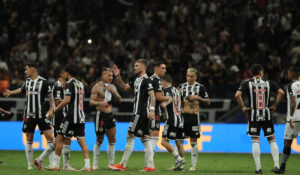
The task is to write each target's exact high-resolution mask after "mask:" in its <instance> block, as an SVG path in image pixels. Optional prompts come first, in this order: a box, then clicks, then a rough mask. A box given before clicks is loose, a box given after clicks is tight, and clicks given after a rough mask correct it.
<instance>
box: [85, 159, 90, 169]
mask: <svg viewBox="0 0 300 175" xmlns="http://www.w3.org/2000/svg"><path fill="white" fill-rule="evenodd" d="M84 168H91V163H90V158H87V159H84Z"/></svg>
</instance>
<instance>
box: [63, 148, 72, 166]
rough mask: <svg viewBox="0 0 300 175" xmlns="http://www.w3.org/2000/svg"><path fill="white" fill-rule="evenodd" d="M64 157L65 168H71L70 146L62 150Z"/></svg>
mask: <svg viewBox="0 0 300 175" xmlns="http://www.w3.org/2000/svg"><path fill="white" fill-rule="evenodd" d="M62 155H63V166H64V167H66V166H69V162H70V145H64V146H63V149H62Z"/></svg>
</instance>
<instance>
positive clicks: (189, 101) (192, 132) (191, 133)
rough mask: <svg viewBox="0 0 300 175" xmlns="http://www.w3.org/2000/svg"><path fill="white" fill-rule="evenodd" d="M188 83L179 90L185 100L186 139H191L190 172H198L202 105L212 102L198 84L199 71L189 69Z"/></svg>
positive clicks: (183, 112) (203, 88) (180, 86)
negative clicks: (198, 141)
mask: <svg viewBox="0 0 300 175" xmlns="http://www.w3.org/2000/svg"><path fill="white" fill-rule="evenodd" d="M186 80H187V82H186V83H183V84H181V85H179V90H180V92H181V96H182V98H183V105H182V116H183V119H184V126H183V128H184V134H185V137H190V142H191V146H192V151H191V167H190V169H189V170H190V171H196V167H197V166H196V165H197V159H198V143H197V140H198V138H200V116H199V113H200V107H199V104H200V103H204V104H207V105H209V104H210V100H209V97H208V94H207V91H206V88H205V86H203V85H202V84H200V83H198V82H197V81H196V80H197V70H196V69H195V68H188V70H187V73H186Z"/></svg>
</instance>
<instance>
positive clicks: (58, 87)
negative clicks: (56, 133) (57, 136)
mask: <svg viewBox="0 0 300 175" xmlns="http://www.w3.org/2000/svg"><path fill="white" fill-rule="evenodd" d="M52 96H53V98H54V101H56V100H62V99H64V89H63V86H62V84H61V82H60V81H57V82H55V83H54V85H53V87H52ZM65 109H66V107H64V108H63V109H61V110H59V111H57V112H56V113H55V117H54V118H53V124H54V123H55V119H57V118H60V120H62V118H64V116H65V115H66V114H65V112H66V111H65Z"/></svg>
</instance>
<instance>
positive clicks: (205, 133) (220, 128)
mask: <svg viewBox="0 0 300 175" xmlns="http://www.w3.org/2000/svg"><path fill="white" fill-rule="evenodd" d="M128 125H129V123H128V122H118V123H117V141H116V150H117V151H123V150H124V148H125V145H126V134H127V129H128ZM163 125H164V124H162V126H161V130H160V131H162V127H163ZM284 127H285V125H284V124H278V125H275V132H276V140H277V143H278V147H279V150H280V152H281V151H282V149H283V136H284ZM85 129H86V130H85V131H86V141H87V145H88V147H89V150H93V146H94V144H95V141H96V136H95V131H94V123H92V122H87V123H86V128H85ZM21 130H22V122H0V133H1V134H0V137H1V142H0V150H24V149H25V143H26V136H25V135H24V134H23V133H22V131H21ZM246 130H247V124H202V125H201V138H200V139H199V140H198V148H199V152H225V153H251V150H252V144H251V139H250V137H249V136H248V135H247V134H246ZM262 133H263V132H261V134H262ZM160 134H161V133H160ZM160 138H161V137H160ZM298 138H299V137H298ZM171 143H173V142H171ZM46 144H47V142H46V140H45V138H44V137H42V136H41V135H40V132H39V129H38V128H36V132H35V134H34V143H33V148H34V150H43V149H44V148H45V147H46ZM173 144H174V143H173ZM106 148H107V138H105V140H104V142H103V144H102V146H101V150H102V151H105V150H106ZM260 148H261V152H262V153H269V152H270V146H269V144H268V142H267V139H266V138H264V137H263V136H262V137H261V145H260ZM184 149H185V150H186V151H191V146H190V143H189V140H185V141H184ZM71 150H76V151H77V150H80V147H79V145H78V143H77V142H76V139H73V140H72V144H71ZM143 150H144V146H143V144H142V143H141V141H140V140H139V139H136V141H135V144H134V151H143ZM156 151H166V150H165V149H164V148H163V147H162V145H161V144H160V140H159V141H158V142H157V145H156ZM292 153H300V139H298V140H296V139H295V140H294V142H293V145H292Z"/></svg>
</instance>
